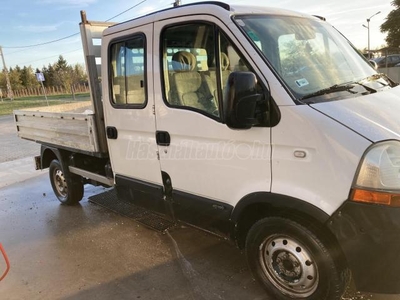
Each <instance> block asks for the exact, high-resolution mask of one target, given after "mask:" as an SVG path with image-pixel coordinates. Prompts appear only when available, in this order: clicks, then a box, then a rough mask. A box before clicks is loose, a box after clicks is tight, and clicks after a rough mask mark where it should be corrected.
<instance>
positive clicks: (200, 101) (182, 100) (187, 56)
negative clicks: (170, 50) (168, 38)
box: [170, 51, 216, 113]
mask: <svg viewBox="0 0 400 300" xmlns="http://www.w3.org/2000/svg"><path fill="white" fill-rule="evenodd" d="M196 65H197V61H196V57H195V56H194V55H193V54H192V53H190V52H187V51H179V52H177V53H175V54H174V55H173V56H172V67H173V69H174V73H172V74H171V91H170V103H171V104H173V105H180V106H187V107H193V108H197V109H200V110H203V111H207V112H209V113H213V112H214V111H215V109H216V108H215V106H214V105H213V102H212V95H211V93H210V91H209V90H208V88H207V84H205V83H204V82H203V80H202V77H201V75H200V74H199V73H198V72H197V70H196Z"/></svg>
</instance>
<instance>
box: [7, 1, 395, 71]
mask: <svg viewBox="0 0 400 300" xmlns="http://www.w3.org/2000/svg"><path fill="white" fill-rule="evenodd" d="M141 1H143V3H141V4H140V5H138V6H137V7H135V8H134V9H131V10H129V11H128V12H126V13H124V14H122V15H120V16H118V17H117V18H115V19H113V20H112V21H114V22H122V21H126V20H129V19H132V18H134V17H137V16H140V15H144V14H146V13H149V12H152V11H155V10H159V9H163V8H167V7H170V6H171V3H172V2H173V0H132V1H127V0H0V20H1V26H0V46H2V47H3V53H4V56H5V59H6V65H7V67H8V68H9V67H15V66H16V65H19V66H24V65H26V66H29V65H31V66H32V67H33V68H36V67H39V68H41V67H42V66H44V65H45V66H47V65H48V64H49V63H54V62H55V61H56V60H57V58H58V56H59V55H60V54H61V55H63V56H64V58H65V59H66V60H67V61H68V63H69V64H75V63H83V53H82V50H81V49H82V46H81V40H80V35H79V34H78V35H75V36H73V37H71V38H68V39H64V40H61V41H58V42H56V43H51V44H47V45H43V46H38V47H26V48H17V47H21V46H29V45H35V44H40V43H45V42H48V41H52V40H57V39H60V38H63V37H66V36H69V35H72V34H74V33H78V32H79V26H78V24H79V22H80V14H79V11H80V10H86V12H87V16H88V19H89V20H94V21H105V20H107V19H110V18H112V17H113V16H116V15H118V14H119V13H121V12H123V11H125V10H127V9H129V8H130V7H132V6H134V5H135V4H137V3H139V2H141ZM182 2H183V4H187V3H190V2H199V1H189V0H182ZM225 2H227V3H229V4H243V5H251V4H254V5H263V6H271V7H279V8H285V9H291V10H296V11H301V12H304V13H308V14H317V15H321V16H325V17H326V18H327V20H328V22H329V23H331V24H332V25H334V26H335V27H336V28H337V29H338V30H339V31H341V32H342V33H343V34H344V35H345V36H346V37H347V38H348V39H349V40H350V41H351V42H352V43H353V44H354V45H355V46H356V47H358V48H360V49H362V48H366V47H367V41H368V39H367V37H368V35H367V33H368V31H367V29H366V28H364V27H362V25H363V24H365V25H366V24H367V22H366V19H367V18H369V17H370V16H372V15H373V14H375V13H376V12H378V11H381V13H380V14H378V15H376V16H374V17H373V18H372V19H371V22H370V34H371V48H372V49H374V48H376V47H380V46H381V45H383V44H384V43H385V41H384V37H385V36H384V35H383V34H382V33H380V30H379V26H380V25H381V24H382V23H383V22H384V20H385V19H386V17H387V15H388V13H389V12H390V11H391V10H393V9H394V7H393V6H391V5H390V2H391V0H383V1H376V0H353V1H349V0H334V1H332V0H330V1H328V0H319V1H317V0H303V1H299V0H281V1H276V0H274V1H273V0H264V1H260V0H230V1H225ZM0 69H2V65H1V61H0Z"/></svg>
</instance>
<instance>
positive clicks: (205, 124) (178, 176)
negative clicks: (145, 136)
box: [154, 16, 271, 231]
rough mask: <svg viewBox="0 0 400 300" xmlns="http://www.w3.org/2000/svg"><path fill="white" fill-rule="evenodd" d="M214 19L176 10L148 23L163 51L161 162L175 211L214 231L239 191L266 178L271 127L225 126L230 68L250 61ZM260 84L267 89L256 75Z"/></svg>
mask: <svg viewBox="0 0 400 300" xmlns="http://www.w3.org/2000/svg"><path fill="white" fill-rule="evenodd" d="M175 20H176V21H175ZM175 22H176V23H175ZM218 22H219V21H217V20H215V19H214V18H212V17H210V16H201V17H196V19H194V17H183V18H180V19H174V23H173V24H171V21H161V22H158V23H155V31H154V32H155V41H154V45H155V46H154V47H155V49H161V51H162V52H161V54H160V62H159V63H158V64H154V68H155V71H154V74H160V77H161V81H160V82H158V81H156V82H155V90H156V91H160V93H159V94H158V95H157V97H156V119H157V143H158V146H159V152H160V163H161V170H162V171H163V174H164V175H165V176H168V178H169V179H170V182H171V184H172V198H173V200H172V201H173V208H174V212H175V216H176V217H177V218H178V219H180V220H183V221H187V222H189V223H192V224H195V225H199V226H202V227H205V228H210V229H212V230H214V231H218V230H219V229H221V230H224V226H227V222H225V221H227V220H228V218H229V215H230V213H231V211H232V208H233V207H234V205H235V204H236V203H237V202H238V201H239V200H240V199H241V198H242V197H244V196H245V195H248V194H250V193H253V192H258V191H270V185H271V165H270V154H271V145H270V135H271V133H270V128H268V127H267V126H265V125H260V126H259V127H253V128H251V129H247V130H236V129H231V128H229V127H227V125H225V124H223V121H222V118H221V115H222V111H221V109H222V105H221V100H222V97H223V90H224V87H225V84H226V81H227V78H228V76H229V74H230V73H231V72H234V71H252V72H254V69H253V67H252V65H251V64H250V60H249V59H248V57H246V56H245V55H244V54H242V51H241V50H240V48H238V47H237V46H236V45H235V44H234V43H233V42H232V41H231V39H230V38H229V37H228V35H226V34H225V33H224V31H223V30H222V29H221V27H220V26H218V25H217V24H218ZM219 24H221V22H219ZM221 26H223V25H222V24H221ZM157 36H159V38H156V37H157ZM158 68H161V69H158ZM259 88H260V92H263V90H264V91H266V88H265V86H264V85H263V84H262V82H261V81H260V84H259ZM225 229H226V228H225Z"/></svg>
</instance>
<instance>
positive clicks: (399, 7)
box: [381, 0, 400, 47]
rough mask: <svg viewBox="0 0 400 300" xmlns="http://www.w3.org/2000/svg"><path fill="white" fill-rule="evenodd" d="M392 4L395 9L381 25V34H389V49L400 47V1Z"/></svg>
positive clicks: (387, 38) (387, 40)
mask: <svg viewBox="0 0 400 300" xmlns="http://www.w3.org/2000/svg"><path fill="white" fill-rule="evenodd" d="M391 4H392V5H393V6H394V7H395V9H394V10H392V11H391V12H390V13H389V14H388V16H387V18H386V21H385V22H384V23H383V24H382V25H381V32H383V33H385V32H387V37H386V42H387V44H388V46H389V47H400V0H393V1H392V3H391Z"/></svg>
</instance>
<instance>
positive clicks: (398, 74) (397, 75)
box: [378, 67, 400, 83]
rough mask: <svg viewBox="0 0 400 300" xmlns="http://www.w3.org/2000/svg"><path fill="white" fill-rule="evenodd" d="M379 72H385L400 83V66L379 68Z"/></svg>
mask: <svg viewBox="0 0 400 300" xmlns="http://www.w3.org/2000/svg"><path fill="white" fill-rule="evenodd" d="M378 72H379V73H385V74H386V75H387V76H389V77H390V79H392V80H393V81H394V82H397V83H400V67H392V68H379V69H378Z"/></svg>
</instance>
